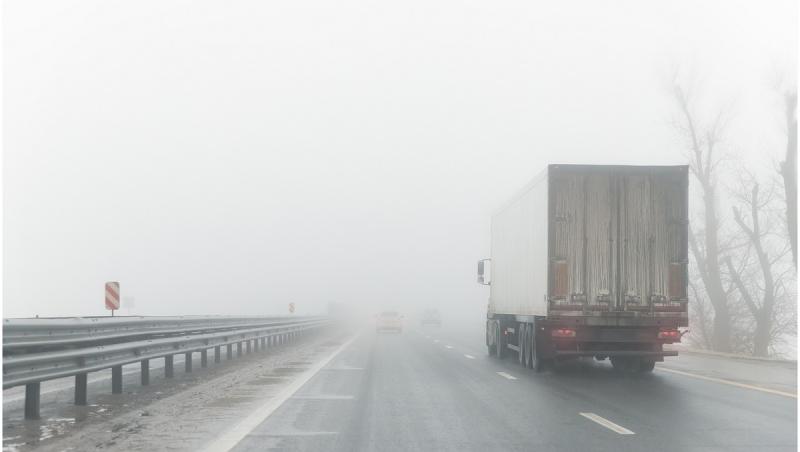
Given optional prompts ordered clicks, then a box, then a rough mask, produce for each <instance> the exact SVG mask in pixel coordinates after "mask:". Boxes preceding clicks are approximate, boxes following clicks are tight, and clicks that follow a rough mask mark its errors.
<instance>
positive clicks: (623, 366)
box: [611, 356, 639, 372]
mask: <svg viewBox="0 0 800 452" xmlns="http://www.w3.org/2000/svg"><path fill="white" fill-rule="evenodd" d="M611 365H612V366H613V367H614V370H615V371H617V372H633V371H636V370H639V358H633V357H630V356H612V357H611Z"/></svg>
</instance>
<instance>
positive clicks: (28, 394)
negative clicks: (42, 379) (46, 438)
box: [25, 383, 41, 420]
mask: <svg viewBox="0 0 800 452" xmlns="http://www.w3.org/2000/svg"><path fill="white" fill-rule="evenodd" d="M40 384H41V383H28V384H26V385H25V419H28V420H36V419H39V395H40V388H41V387H40Z"/></svg>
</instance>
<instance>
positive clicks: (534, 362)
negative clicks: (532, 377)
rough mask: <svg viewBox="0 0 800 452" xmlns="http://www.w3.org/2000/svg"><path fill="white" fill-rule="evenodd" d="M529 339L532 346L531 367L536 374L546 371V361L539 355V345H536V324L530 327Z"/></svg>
mask: <svg viewBox="0 0 800 452" xmlns="http://www.w3.org/2000/svg"><path fill="white" fill-rule="evenodd" d="M528 337H530V344H531V352H530V355H531V365H530V367H531V368H532V369H533V370H534V372H541V371H543V370H544V359H542V357H541V354H540V353H539V344H537V343H536V324H532V325H528Z"/></svg>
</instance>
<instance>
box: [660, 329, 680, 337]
mask: <svg viewBox="0 0 800 452" xmlns="http://www.w3.org/2000/svg"><path fill="white" fill-rule="evenodd" d="M658 338H659V339H680V338H681V332H680V331H678V330H673V329H668V328H662V329H661V330H660V331H659V332H658Z"/></svg>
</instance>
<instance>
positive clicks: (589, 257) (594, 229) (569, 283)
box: [550, 171, 617, 310]
mask: <svg viewBox="0 0 800 452" xmlns="http://www.w3.org/2000/svg"><path fill="white" fill-rule="evenodd" d="M612 181H613V179H612V177H611V176H610V175H609V174H608V173H607V172H593V171H577V172H562V173H559V174H558V176H557V177H554V178H553V181H552V184H553V185H552V186H551V188H552V190H553V202H554V212H553V214H554V218H553V229H554V249H553V254H552V256H553V257H552V259H551V264H550V265H551V271H550V274H551V278H552V279H551V296H552V298H553V299H555V300H557V302H558V304H559V305H562V306H561V308H563V309H567V308H570V309H576V308H578V305H582V306H580V309H583V307H584V306H586V307H587V308H588V309H600V310H605V309H609V306H610V305H611V304H613V293H614V281H615V280H614V278H615V272H614V269H615V268H616V260H617V258H616V251H615V247H616V245H615V244H616V230H617V227H616V223H617V219H616V218H617V215H616V201H615V191H614V187H613V184H612Z"/></svg>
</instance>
